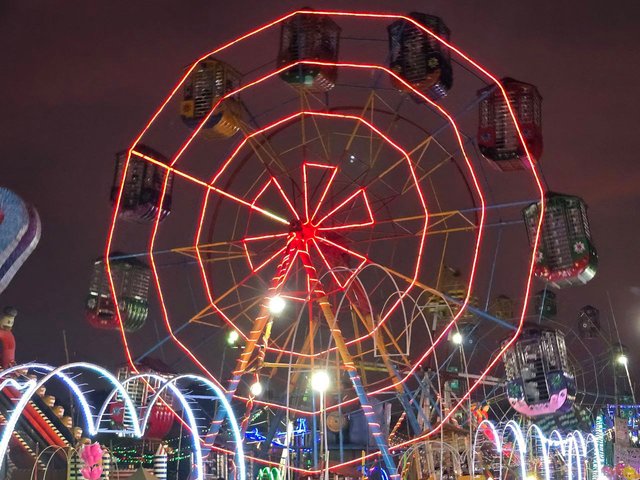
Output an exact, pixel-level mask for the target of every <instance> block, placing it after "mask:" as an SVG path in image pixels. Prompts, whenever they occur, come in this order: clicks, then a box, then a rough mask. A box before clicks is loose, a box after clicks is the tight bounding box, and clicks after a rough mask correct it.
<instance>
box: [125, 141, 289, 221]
mask: <svg viewBox="0 0 640 480" xmlns="http://www.w3.org/2000/svg"><path fill="white" fill-rule="evenodd" d="M132 153H134V154H136V155H137V156H139V157H141V158H143V159H144V160H146V161H148V162H150V163H153V164H155V165H156V166H158V167H160V168H164V169H165V170H167V171H169V172H171V173H173V174H174V175H176V176H178V177H181V178H184V179H185V180H188V181H189V182H191V183H193V184H195V185H199V186H201V187H204V188H206V189H207V190H209V191H210V192H213V193H216V194H218V195H220V196H221V197H224V198H226V199H228V200H231V201H233V202H235V203H237V204H239V205H243V206H244V207H247V208H249V209H250V210H253V211H255V212H257V213H260V214H261V215H263V216H265V217H267V218H269V219H271V220H275V221H276V222H278V223H281V224H284V225H289V222H288V221H287V220H286V219H284V218H282V217H280V216H278V215H276V214H275V213H273V212H270V211H268V210H266V209H263V208H260V207H258V206H256V205H253V204H252V203H251V202H248V201H246V200H243V199H242V198H240V197H238V196H236V195H233V194H231V193H229V192H226V191H225V190H223V189H221V188H218V187H216V186H214V185H211V184H208V183H206V182H204V181H202V180H200V179H199V178H196V177H194V176H193V175H189V174H188V173H185V172H183V171H181V170H178V169H177V168H175V167H172V166H169V165H166V164H164V163H162V162H160V161H159V160H156V159H154V158H153V157H150V156H148V155H144V154H143V153H140V152H136V151H135V150H134V151H132Z"/></svg>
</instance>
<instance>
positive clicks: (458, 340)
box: [451, 332, 464, 345]
mask: <svg viewBox="0 0 640 480" xmlns="http://www.w3.org/2000/svg"><path fill="white" fill-rule="evenodd" d="M463 340H464V338H463V336H462V334H461V333H460V332H453V333H452V334H451V343H453V344H454V345H462V342H463Z"/></svg>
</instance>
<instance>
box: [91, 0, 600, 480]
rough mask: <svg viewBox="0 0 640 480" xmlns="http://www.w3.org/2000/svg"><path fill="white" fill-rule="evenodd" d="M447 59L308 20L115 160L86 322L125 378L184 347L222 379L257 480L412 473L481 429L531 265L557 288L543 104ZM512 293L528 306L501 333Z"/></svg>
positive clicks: (296, 20)
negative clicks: (474, 425)
mask: <svg viewBox="0 0 640 480" xmlns="http://www.w3.org/2000/svg"><path fill="white" fill-rule="evenodd" d="M449 37H450V31H449V28H448V27H447V26H446V25H445V23H444V21H443V20H442V19H440V18H438V17H436V16H433V15H426V14H419V13H412V14H409V15H393V14H369V13H367V14H364V13H353V12H325V11H312V10H300V11H296V12H292V13H290V14H287V15H284V16H283V17H281V18H278V19H276V20H274V21H273V22H270V23H268V24H265V25H263V26H260V27H258V28H256V29H255V30H253V31H251V32H249V33H247V34H244V35H242V36H240V37H238V38H236V39H235V40H233V41H230V42H228V43H226V44H225V45H223V46H221V47H220V48H217V49H215V50H213V51H211V52H208V53H207V54H206V55H203V56H202V57H201V58H199V59H198V60H197V61H196V62H194V63H193V64H192V65H191V67H189V68H188V69H187V71H186V72H185V73H184V75H183V76H182V78H181V79H180V80H179V81H178V83H177V84H176V86H175V88H174V89H173V90H172V91H171V93H170V95H169V96H168V97H167V99H166V100H165V101H164V102H163V103H162V104H161V106H160V108H159V109H158V111H156V112H155V113H154V114H153V115H152V116H151V118H150V121H149V122H148V124H147V125H146V126H145V127H144V128H143V129H142V131H141V132H140V134H139V135H138V137H137V138H136V139H135V141H134V142H133V144H132V145H131V147H130V148H129V149H128V150H127V151H126V152H123V153H121V154H119V156H118V159H117V168H116V174H115V177H114V188H113V190H112V202H113V204H114V210H113V222H112V225H111V228H110V231H109V236H108V239H107V245H106V249H105V257H103V258H101V259H98V260H97V261H96V264H95V265H96V267H95V271H94V278H93V280H92V288H91V293H90V298H89V300H88V309H89V310H90V321H91V322H92V324H93V325H95V326H97V327H99V328H107V329H119V330H120V331H121V334H122V340H123V345H124V347H125V351H126V355H127V358H128V360H129V361H130V362H131V363H132V364H134V363H135V360H136V359H139V358H140V357H143V356H146V355H150V354H152V353H154V352H155V353H158V352H159V351H160V349H166V350H169V349H170V348H174V347H175V348H176V350H174V351H175V352H179V355H180V361H182V360H183V359H185V360H186V361H187V362H189V363H184V364H183V365H182V366H181V368H196V369H198V370H200V371H201V372H202V373H204V374H206V375H209V376H210V377H212V378H215V379H217V381H219V382H220V383H221V384H222V385H223V386H224V387H225V388H226V391H227V392H228V395H229V398H230V399H231V398H233V399H234V401H235V402H236V403H238V404H241V405H242V410H243V413H244V414H243V416H242V417H243V420H242V430H243V432H244V433H245V435H246V441H247V443H248V444H250V445H251V446H252V452H253V453H252V455H253V456H251V455H249V458H252V459H254V460H255V461H259V462H264V463H267V464H272V465H285V467H286V468H287V469H289V470H291V471H299V472H307V473H308V472H310V471H311V472H321V471H322V472H328V471H336V472H338V471H346V470H345V469H349V468H356V467H358V466H361V465H362V464H363V463H365V462H366V463H367V465H370V464H371V465H375V461H376V460H375V459H378V458H379V459H380V460H379V464H380V465H381V466H382V467H381V468H384V470H385V471H386V472H387V473H388V474H389V475H392V476H393V475H396V474H398V469H397V459H398V458H397V454H399V452H401V451H404V450H406V448H407V447H408V446H409V445H410V444H412V443H415V442H420V441H426V440H429V439H432V438H437V437H438V436H440V437H442V436H443V435H445V433H444V432H445V430H446V429H449V430H447V431H450V429H451V428H454V429H455V428H458V429H463V427H462V426H463V425H464V424H465V422H467V423H469V422H470V420H469V418H468V417H470V415H469V410H470V405H471V400H472V397H473V394H474V392H476V391H478V392H480V391H483V390H484V389H486V388H487V385H490V384H491V382H492V380H491V379H490V378H489V377H490V374H491V372H492V368H493V367H494V366H495V365H496V364H498V362H500V360H501V358H502V356H503V354H504V353H505V351H507V350H508V349H509V348H510V347H511V346H512V344H513V342H514V341H515V340H516V338H517V336H518V333H519V332H520V330H521V328H522V325H523V322H524V319H525V316H526V313H527V308H528V300H529V295H530V289H531V284H532V276H533V273H534V267H535V268H537V270H535V271H536V273H538V274H539V275H541V276H543V277H544V276H545V275H546V276H549V275H550V274H552V273H553V274H555V273H557V270H558V268H559V267H557V265H555V264H553V265H551V264H550V263H549V262H551V260H553V259H555V260H554V261H557V258H556V257H553V258H551V257H552V256H551V255H549V258H551V260H548V259H547V257H545V258H544V262H546V263H544V268H542V267H540V266H539V265H540V264H541V262H542V261H543V260H541V258H540V255H539V250H537V249H536V246H537V245H538V244H539V238H540V234H541V227H542V223H543V220H544V221H547V219H546V217H545V214H544V212H545V210H544V206H545V194H544V188H543V186H542V183H541V180H540V178H539V176H538V173H537V166H536V161H535V159H534V155H535V156H539V155H540V154H541V147H542V143H541V142H542V141H541V133H540V124H541V123H540V122H541V121H540V96H539V94H537V90H535V87H533V86H531V85H529V84H525V83H522V82H517V81H515V80H513V79H504V80H502V81H500V80H498V79H497V77H496V76H494V75H492V74H491V73H489V72H488V71H487V70H486V69H484V68H483V67H482V66H480V65H479V64H478V63H476V62H475V61H473V60H472V59H471V58H470V57H469V56H468V55H467V54H465V53H464V52H463V51H461V50H460V49H459V48H457V47H456V46H455V45H454V44H452V43H451V42H450V41H449ZM454 77H455V84H454V81H453V80H454ZM177 115H180V116H181V117H182V122H176V121H175V119H176V117H177ZM478 117H479V120H478ZM476 132H477V133H476ZM159 152H163V153H162V154H161V153H159ZM514 170H515V172H514ZM530 204H535V205H536V214H537V215H538V216H537V217H536V218H537V219H538V220H537V221H535V220H530V219H529V220H528V223H527V226H528V227H529V240H530V242H528V241H527V237H526V234H525V230H524V228H520V229H514V228H512V225H513V224H518V225H520V227H522V225H521V224H522V217H521V210H522V209H523V208H524V207H526V206H528V205H530ZM169 212H171V215H169ZM131 220H133V221H135V222H140V223H147V224H149V225H150V226H148V227H146V228H145V227H143V226H136V225H125V222H130V221H131ZM554 225H555V224H554ZM550 228H551V227H549V228H548V229H550ZM583 233H584V232H583ZM588 240H589V239H588V238H586V237H585V238H582V237H581V240H580V241H582V242H583V243H582V245H583V247H584V248H583V249H582V250H581V251H579V252H576V254H583V255H587V254H591V253H592V249H591V248H590V247H591V244H590V243H589V242H588ZM576 242H577V240H576ZM145 244H146V245H147V247H146V253H145V255H136V256H135V258H134V257H133V256H128V255H126V254H114V251H115V250H116V249H118V250H129V251H138V250H143V249H145V247H144V246H143V245H145ZM505 245H508V248H505ZM572 245H574V246H575V245H577V243H575V244H572ZM545 246H547V248H548V251H553V249H552V247H549V246H548V245H546V244H545ZM532 247H533V248H532ZM548 251H547V250H545V253H548ZM534 252H537V253H538V254H537V255H535V254H534ZM585 252H586V253H585ZM140 257H143V259H144V262H143V261H142V260H141V258H140ZM587 260H588V258H587ZM591 267H592V265H591V264H590V263H589V261H586V262H584V264H580V265H578V264H577V263H576V265H574V266H572V268H573V270H571V272H569V273H566V274H563V277H562V278H563V280H564V281H570V280H571V278H574V277H575V278H579V279H581V281H583V282H584V281H587V280H588V278H587V279H585V278H586V277H585V274H584V271H585V270H587V269H588V268H591ZM565 270H566V269H565ZM581 275H582V276H581ZM587 276H588V274H587ZM591 276H592V275H591ZM567 279H568V280H567ZM498 289H504V290H507V291H512V292H514V293H516V295H514V296H516V297H517V298H519V299H520V300H519V301H518V302H516V303H515V304H513V305H512V306H511V309H512V312H511V314H510V315H507V317H509V318H507V319H505V316H504V315H502V316H501V315H498V314H496V312H494V311H493V310H492V308H493V307H494V306H495V305H499V303H500V297H498V296H497V295H496V292H499V290H498ZM154 299H155V300H154ZM185 299H186V300H185ZM149 310H150V311H151V314H152V317H153V322H148V323H153V324H154V325H155V327H156V330H157V331H163V332H164V333H163V334H162V335H161V340H160V341H156V340H155V339H154V336H155V335H151V334H149V333H148V332H149V330H148V328H149V327H147V326H144V327H143V324H144V320H145V319H146V318H147V312H148V311H149ZM143 317H144V318H143ZM141 319H142V321H141ZM488 331H491V332H492V333H491V335H493V337H491V338H506V341H505V342H504V343H503V344H502V346H501V347H500V348H498V350H495V348H493V347H494V346H495V342H494V345H492V347H491V348H484V344H483V345H480V346H481V347H483V348H478V344H477V340H478V338H481V337H483V335H484V337H483V338H488V334H487V333H486V332H488ZM145 332H146V333H145ZM174 356H175V354H174ZM234 357H235V358H234ZM230 362H234V363H233V367H232V368H231V369H230V368H229V365H231V363H230ZM494 383H495V381H494ZM465 412H466V413H465ZM465 416H466V417H467V418H465ZM301 420H304V422H302V421H301ZM311 424H313V425H314V426H313V427H310V426H309V425H311ZM316 424H319V425H320V426H321V428H320V431H321V432H323V434H322V440H321V441H320V442H318V441H317V439H316V437H315V432H316V430H317V427H316ZM222 428H224V423H223V421H222V418H221V417H220V418H219V417H216V416H214V417H213V418H212V422H211V428H210V431H209V436H208V438H209V443H210V446H212V447H215V446H216V445H217V444H218V443H217V442H219V438H218V437H219V433H220V430H221V429H222ZM309 432H312V434H311V435H309ZM297 435H298V436H299V438H298V436H297ZM305 435H306V437H305ZM304 438H306V439H307V440H304ZM310 439H313V440H310ZM296 442H297V443H296ZM305 442H306V443H305ZM283 462H284V463H283ZM371 462H374V463H371Z"/></svg>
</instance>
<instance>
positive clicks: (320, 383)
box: [311, 370, 331, 393]
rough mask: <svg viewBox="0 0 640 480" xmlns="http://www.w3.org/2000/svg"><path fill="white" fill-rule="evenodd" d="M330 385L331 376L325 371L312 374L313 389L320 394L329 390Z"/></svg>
mask: <svg viewBox="0 0 640 480" xmlns="http://www.w3.org/2000/svg"><path fill="white" fill-rule="evenodd" d="M330 383H331V381H330V379H329V374H328V373H327V372H325V371H324V370H316V371H315V372H313V373H312V374H311V388H312V389H313V390H314V391H316V392H318V393H324V392H326V391H327V390H329V384H330Z"/></svg>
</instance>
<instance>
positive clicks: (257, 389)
mask: <svg viewBox="0 0 640 480" xmlns="http://www.w3.org/2000/svg"><path fill="white" fill-rule="evenodd" d="M249 391H250V392H251V395H253V396H254V397H259V396H260V395H261V394H262V391H263V388H262V384H261V383H260V382H259V381H258V382H255V383H254V384H253V385H251V386H250V387H249Z"/></svg>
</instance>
